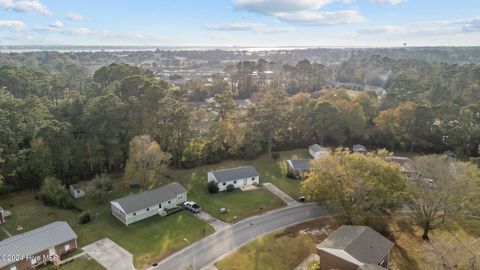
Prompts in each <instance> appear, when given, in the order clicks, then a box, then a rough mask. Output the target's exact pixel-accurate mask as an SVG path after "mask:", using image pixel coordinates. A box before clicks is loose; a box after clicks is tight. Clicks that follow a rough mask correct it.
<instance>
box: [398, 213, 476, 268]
mask: <svg viewBox="0 0 480 270" xmlns="http://www.w3.org/2000/svg"><path fill="white" fill-rule="evenodd" d="M390 231H391V233H392V236H393V238H394V241H395V244H396V245H395V247H394V248H393V250H392V252H391V257H390V262H391V269H392V270H402V269H412V270H415V269H447V267H442V266H441V265H440V266H438V265H434V264H436V263H440V264H443V263H446V264H451V265H452V266H453V265H455V266H456V267H454V268H455V269H465V270H469V269H479V268H480V262H479V264H477V265H476V267H474V268H471V267H469V266H467V262H468V260H469V258H471V257H472V254H477V256H478V259H480V242H479V241H478V239H480V220H470V221H464V222H461V223H455V224H451V225H450V226H449V227H446V228H440V229H435V230H432V231H431V232H430V241H429V242H426V241H423V240H422V231H421V230H420V228H419V227H417V226H414V224H413V222H412V220H411V219H410V218H409V217H408V216H405V215H401V216H396V217H395V218H394V219H393V220H392V222H390Z"/></svg>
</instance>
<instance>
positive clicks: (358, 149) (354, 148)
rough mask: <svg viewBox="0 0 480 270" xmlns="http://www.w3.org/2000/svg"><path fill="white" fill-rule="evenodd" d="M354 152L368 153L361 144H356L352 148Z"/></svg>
mask: <svg viewBox="0 0 480 270" xmlns="http://www.w3.org/2000/svg"><path fill="white" fill-rule="evenodd" d="M352 149H353V151H354V152H359V151H360V152H366V151H367V148H366V147H365V146H363V145H361V144H355V145H354V146H353V147H352Z"/></svg>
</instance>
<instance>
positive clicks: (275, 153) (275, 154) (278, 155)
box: [272, 152, 280, 160]
mask: <svg viewBox="0 0 480 270" xmlns="http://www.w3.org/2000/svg"><path fill="white" fill-rule="evenodd" d="M279 158H280V153H278V152H272V159H273V160H278V159H279Z"/></svg>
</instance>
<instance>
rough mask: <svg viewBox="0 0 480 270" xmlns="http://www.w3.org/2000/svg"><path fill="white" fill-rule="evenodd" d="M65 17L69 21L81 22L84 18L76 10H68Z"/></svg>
mask: <svg viewBox="0 0 480 270" xmlns="http://www.w3.org/2000/svg"><path fill="white" fill-rule="evenodd" d="M65 18H66V19H67V20H69V21H74V22H81V21H85V18H84V17H83V16H82V15H81V14H78V13H76V12H69V13H67V14H66V15H65Z"/></svg>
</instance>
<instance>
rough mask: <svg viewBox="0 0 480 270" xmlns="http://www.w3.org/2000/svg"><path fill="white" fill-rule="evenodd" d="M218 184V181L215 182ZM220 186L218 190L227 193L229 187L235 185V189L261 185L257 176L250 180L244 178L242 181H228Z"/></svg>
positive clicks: (219, 184)
mask: <svg viewBox="0 0 480 270" xmlns="http://www.w3.org/2000/svg"><path fill="white" fill-rule="evenodd" d="M215 182H216V181H215ZM217 184H218V189H219V191H225V190H227V186H228V185H233V186H234V187H235V188H240V187H243V186H248V185H253V184H256V185H259V184H260V177H259V176H255V177H249V178H246V179H245V178H242V179H237V180H232V181H226V182H220V183H217Z"/></svg>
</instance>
